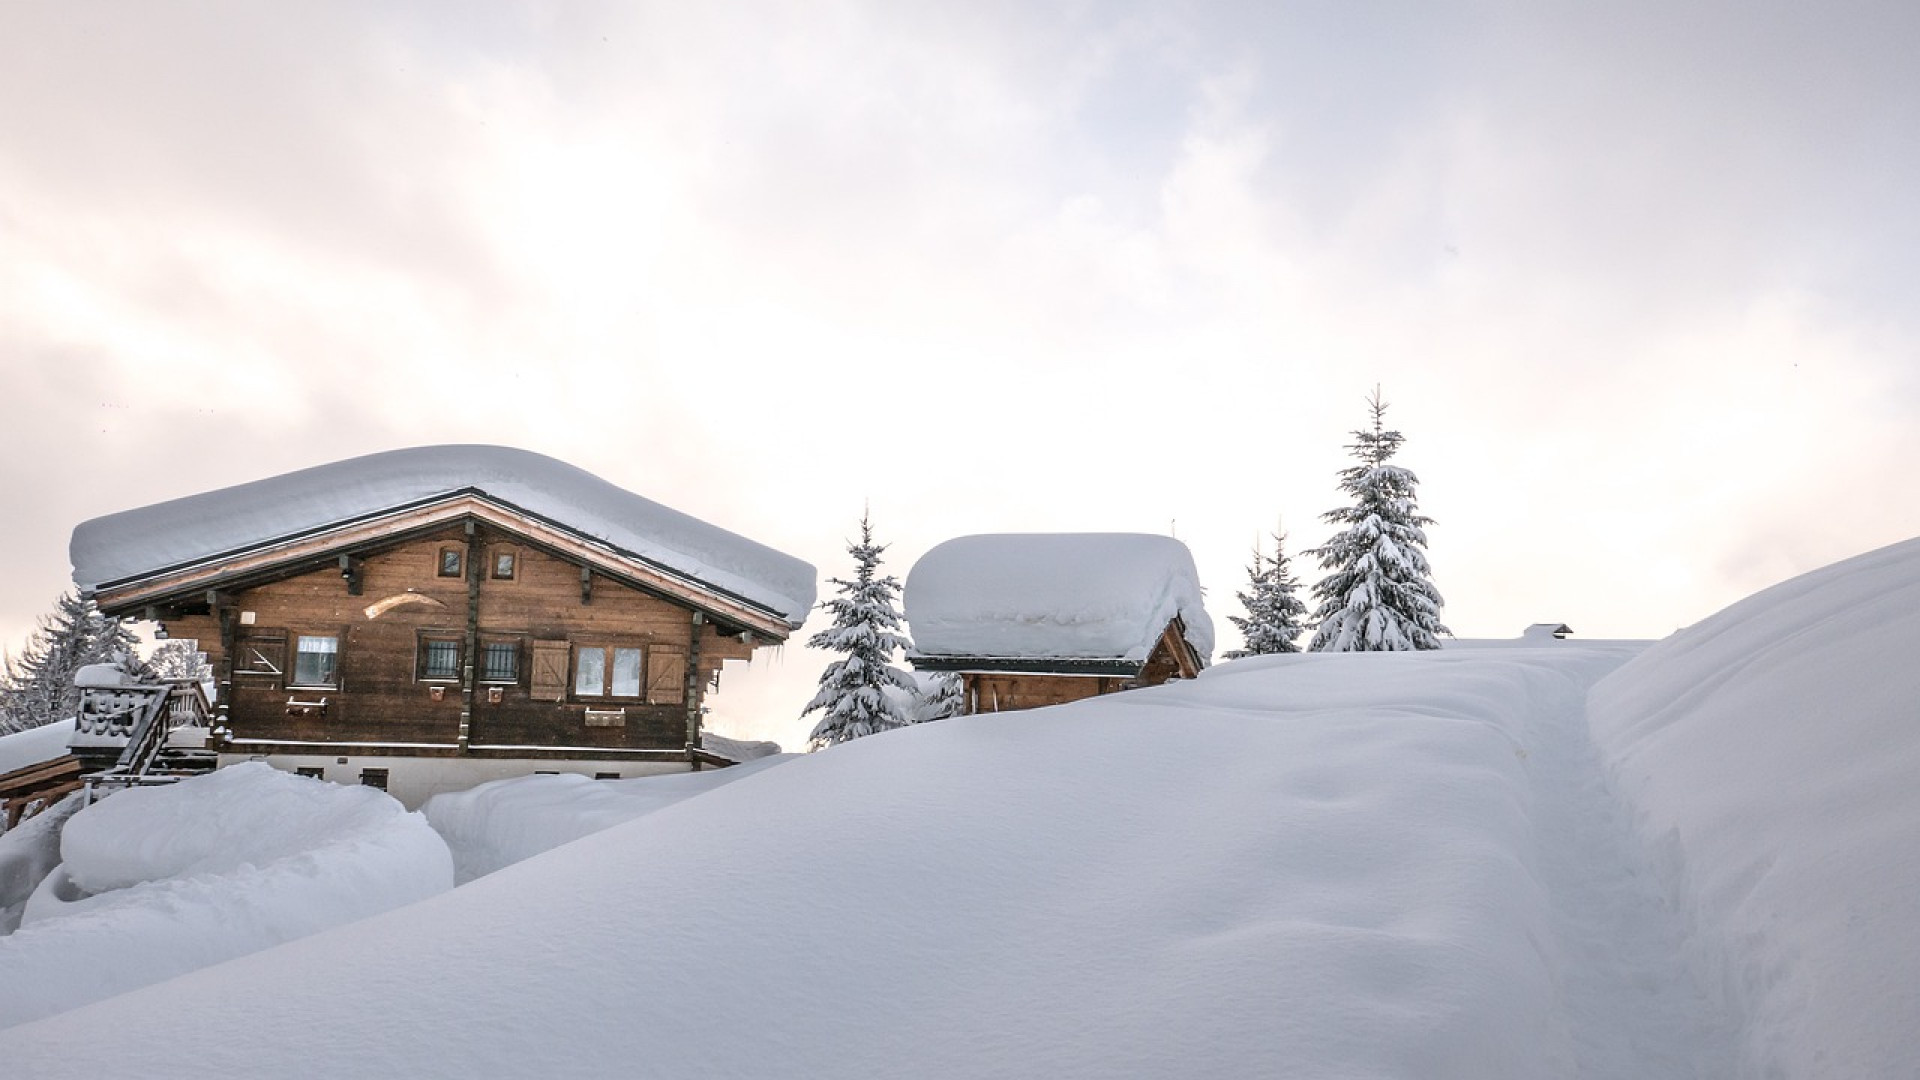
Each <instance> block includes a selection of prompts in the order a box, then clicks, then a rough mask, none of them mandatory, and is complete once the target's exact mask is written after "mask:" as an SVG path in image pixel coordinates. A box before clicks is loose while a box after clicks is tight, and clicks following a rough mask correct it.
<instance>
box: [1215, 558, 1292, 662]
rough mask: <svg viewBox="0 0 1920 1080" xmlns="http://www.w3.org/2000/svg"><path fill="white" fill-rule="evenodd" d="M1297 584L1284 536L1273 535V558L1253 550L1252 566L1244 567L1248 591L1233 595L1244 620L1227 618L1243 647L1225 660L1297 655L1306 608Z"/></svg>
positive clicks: (1228, 655)
mask: <svg viewBox="0 0 1920 1080" xmlns="http://www.w3.org/2000/svg"><path fill="white" fill-rule="evenodd" d="M1299 588H1300V581H1299V579H1298V578H1296V577H1294V576H1293V567H1292V560H1291V559H1290V558H1289V557H1288V556H1287V534H1286V533H1283V532H1282V533H1275V534H1274V535H1273V555H1272V557H1271V558H1269V557H1267V556H1265V555H1262V554H1261V553H1260V549H1259V547H1257V546H1256V547H1255V548H1254V549H1253V565H1251V566H1249V567H1247V591H1246V592H1243V593H1235V594H1234V596H1235V598H1236V599H1238V600H1239V601H1240V606H1241V607H1242V608H1244V609H1246V612H1247V614H1246V617H1244V618H1242V617H1241V616H1238V615H1229V616H1227V621H1228V622H1230V623H1232V624H1233V625H1234V626H1235V627H1237V628H1239V630H1240V636H1241V638H1242V639H1243V640H1244V641H1245V643H1246V647H1245V648H1241V649H1235V650H1234V651H1233V652H1230V653H1228V654H1227V659H1229V660H1238V659H1240V658H1241V657H1243V656H1267V655H1269V654H1272V653H1291V652H1299V651H1300V645H1299V644H1298V642H1299V638H1300V632H1301V631H1302V630H1305V629H1306V618H1307V605H1306V603H1305V602H1303V601H1302V600H1301V599H1300V597H1299V596H1298V595H1296V591H1297V590H1298V589H1299Z"/></svg>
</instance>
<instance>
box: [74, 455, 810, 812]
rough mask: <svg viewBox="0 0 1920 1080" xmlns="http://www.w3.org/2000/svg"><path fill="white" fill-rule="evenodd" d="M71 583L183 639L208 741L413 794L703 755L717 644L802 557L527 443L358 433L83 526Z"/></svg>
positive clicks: (739, 638) (795, 586)
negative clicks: (291, 467)
mask: <svg viewBox="0 0 1920 1080" xmlns="http://www.w3.org/2000/svg"><path fill="white" fill-rule="evenodd" d="M72 552H73V561H74V569H75V574H74V576H75V580H76V581H77V582H79V584H80V585H81V588H82V590H83V591H84V592H85V593H86V594H87V595H89V596H91V597H92V598H93V599H94V601H95V602H96V603H98V604H99V606H100V609H101V610H102V611H103V612H105V613H107V614H109V615H118V616H125V617H134V618H143V619H149V620H152V621H154V622H156V623H158V624H159V627H160V631H159V632H160V633H161V634H162V635H163V636H167V637H172V638H191V639H194V640H195V641H196V642H198V646H199V648H200V650H201V651H202V652H204V653H205V654H206V655H207V658H208V660H209V661H210V662H211V664H212V665H213V669H214V672H215V682H216V692H215V694H214V701H213V704H212V716H211V718H210V721H209V723H210V728H211V737H210V739H209V744H208V745H209V747H210V748H211V749H212V750H214V751H216V752H217V753H218V755H219V762H220V763H221V764H227V763H229V762H233V761H238V760H249V759H254V760H266V761H267V762H269V763H271V764H273V765H275V766H277V767H280V768H285V769H288V770H292V771H298V772H301V773H305V774H308V775H313V776H319V777H323V778H326V779H330V780H337V781H341V782H347V783H354V782H358V783H367V784H374V785H377V786H381V787H385V788H387V789H389V790H391V791H393V792H394V793H395V794H396V795H397V796H399V797H400V798H401V799H402V801H404V802H406V803H408V804H409V805H417V804H418V803H419V802H420V801H423V800H424V799H425V798H426V797H427V796H429V795H431V794H433V793H435V792H436V791H439V790H455V789H460V788H465V787H469V786H472V785H473V784H475V783H479V782H482V781H484V780H488V779H493V778H497V777H501V776H511V775H520V774H524V773H530V772H536V771H573V772H583V773H587V774H589V775H595V776H603V777H616V776H634V775H641V774H644V773H649V772H663V771H673V770H678V769H686V768H699V767H700V766H702V765H727V764H731V763H732V760H731V759H730V758H729V757H727V756H725V755H723V754H719V753H716V752H714V751H713V750H711V749H709V748H708V747H706V746H705V745H703V739H702V730H701V713H702V703H703V699H704V697H705V695H706V693H707V692H708V690H709V689H710V688H712V687H715V686H717V683H718V676H719V672H720V670H721V666H722V664H723V663H724V662H725V661H727V660H747V659H750V658H751V657H752V656H753V654H754V651H755V650H756V649H758V648H760V647H763V646H768V645H775V644H778V643H780V642H782V641H784V640H785V639H786V637H787V635H788V634H789V633H791V632H792V631H793V630H794V629H796V628H797V627H798V626H799V625H800V623H801V622H802V621H803V620H804V619H805V617H806V615H807V612H808V610H809V609H810V608H811V606H812V603H813V595H814V570H813V567H811V566H809V565H808V564H806V563H804V562H801V561H800V560H798V559H793V558H791V557H789V556H786V555H783V554H780V553H779V552H776V551H773V550H772V549H769V548H766V547H763V546H761V545H759V544H756V543H754V542H753V541H751V540H747V539H746V538H744V537H741V536H737V535H735V534H733V533H729V532H726V531H725V530H722V529H718V528H716V527H714V526H711V525H708V524H706V523H704V522H700V521H697V520H695V519H693V518H690V517H687V516H686V515H684V514H680V513H678V512H676V511H673V510H670V509H668V508H666V507H664V506H661V505H659V504H657V503H654V502H651V501H649V500H646V499H643V498H641V497H640V496H638V495H634V494H632V493H631V492H627V491H624V490H621V489H619V488H617V487H615V486H613V485H611V484H608V483H606V482H605V481H602V480H599V479H598V478H596V477H593V476H591V475H589V474H587V473H585V472H582V471H581V470H578V469H575V468H573V467H572V466H568V465H565V464H563V463H561V462H558V461H555V460H553V459H551V458H546V457H542V456H540V455H537V454H531V453H527V452H524V451H518V450H509V449H505V448H501V447H484V446H447V447H425V448H419V449H413V450H401V451H394V452H390V453H386V454H376V455H372V456H370V457H365V458H358V459H354V460H351V461H344V462H338V463H335V464H333V465H326V466H321V467H319V468H316V469H308V470H304V471H302V472H298V473H292V474H288V475H286V476H282V477H276V478H272V479H269V480H263V481H259V482H256V483H253V484H246V485H241V486H240V487H236V488H228V489H224V490H222V491H216V492H210V493H208V494H206V495H200V496H193V497H189V498H186V499H181V500H176V501H174V502H170V503H163V504H159V505H157V506H151V507H146V508H144V509H140V510H133V511H128V512H126V513H123V514H117V515H113V516H110V517H106V518H100V519H96V520H94V521H90V522H86V523H84V524H82V525H81V526H80V527H79V528H78V529H76V530H75V533H74V540H73V545H72Z"/></svg>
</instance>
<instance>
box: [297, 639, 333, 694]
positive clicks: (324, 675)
mask: <svg viewBox="0 0 1920 1080" xmlns="http://www.w3.org/2000/svg"><path fill="white" fill-rule="evenodd" d="M339 676H340V638H339V636H338V635H334V634H301V635H299V641H298V642H297V643H296V644H295V646H294V653H293V685H295V686H317V687H332V686H336V685H338V683H339Z"/></svg>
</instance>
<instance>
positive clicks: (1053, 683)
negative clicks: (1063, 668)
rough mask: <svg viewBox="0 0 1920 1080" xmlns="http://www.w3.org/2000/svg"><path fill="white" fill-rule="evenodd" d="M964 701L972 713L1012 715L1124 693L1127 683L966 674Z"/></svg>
mask: <svg viewBox="0 0 1920 1080" xmlns="http://www.w3.org/2000/svg"><path fill="white" fill-rule="evenodd" d="M964 682H965V693H966V700H967V703H968V707H969V709H970V711H973V712H982V713H990V712H1011V711H1014V710H1016V709H1037V708H1039V707H1041V706H1043V705H1064V704H1066V703H1067V702H1069V701H1079V700H1080V699H1082V698H1090V697H1095V696H1098V695H1100V694H1111V693H1113V692H1115V691H1117V690H1123V689H1125V688H1126V687H1127V686H1128V685H1130V683H1129V681H1128V680H1126V679H1121V678H1108V677H1092V676H1084V675H1017V674H984V673H969V674H967V675H966V676H964Z"/></svg>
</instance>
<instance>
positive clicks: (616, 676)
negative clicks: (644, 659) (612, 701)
mask: <svg viewBox="0 0 1920 1080" xmlns="http://www.w3.org/2000/svg"><path fill="white" fill-rule="evenodd" d="M640 661H641V652H640V648H639V647H638V646H626V645H582V646H580V647H579V649H578V650H576V651H575V653H574V661H573V694H574V696H575V697H627V698H637V697H639V696H640V670H641V665H640Z"/></svg>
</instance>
